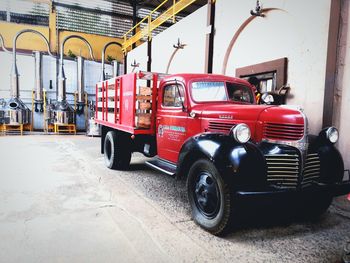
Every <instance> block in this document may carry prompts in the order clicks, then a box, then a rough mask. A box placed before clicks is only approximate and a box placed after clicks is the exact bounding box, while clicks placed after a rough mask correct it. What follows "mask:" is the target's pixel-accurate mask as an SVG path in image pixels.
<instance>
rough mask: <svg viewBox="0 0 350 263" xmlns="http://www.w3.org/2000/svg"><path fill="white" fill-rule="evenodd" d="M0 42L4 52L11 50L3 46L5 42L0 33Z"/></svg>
mask: <svg viewBox="0 0 350 263" xmlns="http://www.w3.org/2000/svg"><path fill="white" fill-rule="evenodd" d="M0 44H1V47H2V49H3V50H4V51H5V52H6V53H11V51H10V50H8V49H7V48H6V47H5V42H4V39H3V38H2V35H1V34H0Z"/></svg>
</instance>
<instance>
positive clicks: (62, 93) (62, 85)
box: [57, 35, 95, 102]
mask: <svg viewBox="0 0 350 263" xmlns="http://www.w3.org/2000/svg"><path fill="white" fill-rule="evenodd" d="M71 38H78V39H80V40H82V41H83V42H84V43H85V44H86V45H87V46H88V48H89V52H90V56H91V59H92V60H95V58H94V55H93V52H92V48H91V45H90V43H89V42H88V41H87V40H86V39H85V38H83V37H81V36H78V35H70V36H67V37H66V38H65V39H64V40H63V41H62V43H61V47H60V70H59V73H58V95H57V101H59V102H61V101H65V100H66V76H65V74H64V66H63V52H64V44H65V43H66V42H67V40H69V39H71Z"/></svg>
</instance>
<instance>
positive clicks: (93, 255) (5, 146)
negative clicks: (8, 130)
mask: <svg viewBox="0 0 350 263" xmlns="http://www.w3.org/2000/svg"><path fill="white" fill-rule="evenodd" d="M99 140H100V139H99V138H88V137H85V136H53V135H51V136H42V135H41V136H39V135H30V136H3V137H0V166H1V171H0V200H1V203H0V240H1V242H0V262H281V261H283V262H340V261H341V253H342V247H343V245H344V244H345V242H346V241H347V240H350V224H349V223H350V202H348V201H345V199H344V198H341V199H339V200H338V201H337V202H335V203H334V204H333V206H332V207H331V208H330V209H329V211H328V212H327V214H326V215H325V216H323V217H322V219H321V220H320V221H317V222H305V221H297V222H295V221H292V222H290V221H284V222H282V223H281V222H275V223H272V224H262V225H258V224H253V225H249V224H248V225H247V226H244V227H243V226H242V227H241V228H239V229H236V230H235V231H233V232H232V233H231V234H229V235H227V236H226V237H224V238H218V237H215V236H212V235H210V234H208V233H206V232H205V231H203V230H202V229H200V228H199V227H198V226H196V225H195V224H194V223H193V221H192V220H191V217H190V212H189V209H188V204H187V198H186V192H185V191H184V183H183V182H181V181H176V180H174V179H173V178H171V177H169V176H166V175H163V174H161V173H158V172H154V171H151V170H149V169H148V168H147V167H146V166H145V165H144V164H143V162H144V157H142V156H141V155H138V154H135V155H134V156H133V159H132V168H131V170H130V171H127V172H120V171H112V170H108V169H107V168H105V166H104V163H103V156H102V155H100V153H99ZM261 216H262V217H264V215H261ZM272 217H274V216H272ZM256 219H257V220H256V221H259V220H260V218H259V217H257V218H256ZM265 219H266V218H265ZM267 221H268V220H267ZM272 221H273V220H272Z"/></svg>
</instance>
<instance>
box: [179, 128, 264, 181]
mask: <svg viewBox="0 0 350 263" xmlns="http://www.w3.org/2000/svg"><path fill="white" fill-rule="evenodd" d="M198 159H208V160H209V161H210V162H212V163H213V164H214V165H215V167H216V168H217V169H218V171H219V172H220V173H221V174H222V176H223V177H224V178H226V180H227V182H232V183H233V184H234V185H242V186H243V185H256V184H258V185H261V184H263V183H264V182H265V179H266V165H265V160H264V157H263V154H262V153H261V151H260V150H259V149H258V146H256V145H255V144H253V143H250V142H248V143H245V144H241V143H238V142H236V141H235V140H234V139H233V138H232V137H231V136H228V135H226V134H221V133H203V134H199V135H196V136H194V137H191V138H189V139H188V140H187V141H186V142H185V143H184V145H183V146H182V148H181V151H180V154H179V158H178V166H177V171H176V175H177V177H179V178H186V177H187V173H188V171H189V169H190V167H191V165H192V164H193V163H194V162H195V161H197V160H198Z"/></svg>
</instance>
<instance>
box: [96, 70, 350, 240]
mask: <svg viewBox="0 0 350 263" xmlns="http://www.w3.org/2000/svg"><path fill="white" fill-rule="evenodd" d="M254 92H255V88H254V87H253V86H252V85H250V84H249V83H248V82H247V81H245V80H242V79H237V78H233V77H228V76H222V75H212V74H177V75H164V74H158V73H152V72H138V73H130V74H127V75H123V76H119V77H116V78H113V79H109V80H106V81H103V82H99V83H98V84H97V85H96V115H95V118H96V122H97V123H99V124H100V125H101V129H102V131H101V153H103V154H104V156H105V163H106V165H107V167H108V168H112V169H128V168H129V165H130V160H131V154H132V153H133V152H141V153H143V154H144V155H145V156H147V157H152V158H153V159H151V160H149V161H147V162H146V164H147V165H149V166H150V167H152V168H154V169H156V170H159V171H161V172H164V173H166V174H169V175H174V176H177V177H180V178H185V179H186V180H187V192H188V199H189V203H190V206H191V210H192V217H193V219H194V221H195V222H196V223H197V224H199V225H200V226H201V227H202V228H204V229H205V230H207V231H209V232H210V233H212V234H215V235H220V234H222V233H225V232H226V231H227V230H228V229H230V225H232V224H233V223H234V222H235V213H234V212H233V211H235V207H236V206H237V205H238V204H241V203H244V200H251V199H253V198H255V200H260V201H262V200H263V201H264V202H268V203H271V202H282V203H283V204H285V205H286V206H287V205H288V204H290V203H293V204H296V207H297V208H298V211H301V213H304V214H308V215H310V216H319V215H320V214H322V213H323V212H325V211H326V210H327V208H328V207H329V205H330V204H331V202H332V198H333V197H334V196H338V195H345V194H347V193H349V192H350V181H349V180H346V181H344V163H343V160H342V157H341V155H340V153H339V151H338V150H337V149H336V147H335V143H336V142H337V140H338V137H339V134H338V131H337V129H336V128H334V127H325V128H324V129H322V130H321V131H320V133H319V134H318V135H312V134H308V127H307V123H308V122H307V117H306V116H305V114H304V112H303V111H302V110H301V109H300V108H297V107H291V106H275V105H257V103H256V100H255V96H254Z"/></svg>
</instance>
